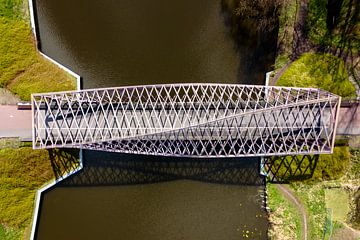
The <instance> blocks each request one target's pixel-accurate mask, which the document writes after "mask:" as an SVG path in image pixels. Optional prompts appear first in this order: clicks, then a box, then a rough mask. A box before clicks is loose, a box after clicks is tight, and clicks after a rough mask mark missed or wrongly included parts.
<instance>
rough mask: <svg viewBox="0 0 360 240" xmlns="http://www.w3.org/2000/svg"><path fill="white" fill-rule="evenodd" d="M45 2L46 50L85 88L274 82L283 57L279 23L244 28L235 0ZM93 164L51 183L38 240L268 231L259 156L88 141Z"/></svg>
mask: <svg viewBox="0 0 360 240" xmlns="http://www.w3.org/2000/svg"><path fill="white" fill-rule="evenodd" d="M34 6H35V10H36V11H35V13H36V19H37V33H38V43H39V48H40V49H41V51H43V52H44V53H45V54H46V55H48V56H50V57H51V58H53V59H55V60H56V61H58V62H60V63H61V64H63V65H64V66H66V67H68V68H69V69H71V70H72V71H74V72H76V73H77V74H79V75H80V76H81V77H82V85H83V88H98V87H113V86H123V85H139V84H155V83H185V82H217V83H251V84H264V73H265V72H266V71H269V70H270V69H271V66H272V64H273V62H274V53H275V49H276V34H277V33H276V30H274V31H273V32H269V33H267V34H264V33H261V32H260V33H259V31H258V30H256V29H254V28H252V27H251V26H252V25H251V24H250V25H249V24H248V25H247V27H244V26H242V27H239V26H237V25H236V26H234V25H233V24H232V23H231V19H232V16H231V14H232V12H233V11H232V10H231V9H228V7H227V6H228V5H227V4H226V3H225V2H224V0H223V1H221V0H211V1H210V0H196V1H194V0H172V1H165V0H153V1H147V0H135V1H134V0H117V1H114V0H103V1H94V0H92V1H89V0H87V1H85V0H76V1H70V0H63V1H57V0H34ZM252 24H254V23H252ZM246 29H248V30H249V29H250V30H251V29H252V31H253V32H251V31H249V32H248V31H246V32H245V30H246ZM241 31H243V34H242V32H241ZM234 33H235V34H234ZM65 161H66V160H65ZM83 164H84V169H83V170H81V171H80V172H78V173H76V174H74V175H73V176H71V177H69V178H67V179H65V180H63V181H61V182H59V183H58V184H56V185H55V186H54V187H52V188H51V189H49V190H47V191H46V192H44V193H43V195H42V199H41V205H40V210H39V218H38V223H37V231H36V239H55V240H56V239H147V240H148V239H230V240H231V239H266V234H267V227H268V221H267V216H266V212H265V210H264V196H263V195H264V192H263V191H264V187H265V186H264V179H263V177H262V176H260V175H259V159H258V158H237V159H202V160H197V159H189V158H166V157H146V156H141V155H127V154H113V153H112V154H111V153H105V152H95V151H84V154H83ZM53 166H54V171H55V172H56V171H58V170H57V169H59V168H58V167H56V164H55V163H53ZM57 174H59V173H57Z"/></svg>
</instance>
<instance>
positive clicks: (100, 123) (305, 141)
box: [32, 84, 340, 158]
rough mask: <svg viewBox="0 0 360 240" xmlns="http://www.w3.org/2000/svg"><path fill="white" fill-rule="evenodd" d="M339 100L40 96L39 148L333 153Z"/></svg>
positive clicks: (264, 91)
mask: <svg viewBox="0 0 360 240" xmlns="http://www.w3.org/2000/svg"><path fill="white" fill-rule="evenodd" d="M339 104H340V97H338V96H336V95H333V94H331V93H328V92H325V91H322V90H319V89H312V88H287V87H265V86H248V85H227V84H177V85H150V86H137V87H120V88H106V89H93V90H84V91H72V92H58V93H48V94H36V95H33V96H32V106H33V146H34V148H54V147H70V148H84V149H97V150H105V151H114V152H124V153H137V154H149V155H164V156H190V157H207V158H208V157H223V156H225V157H241V156H272V155H294V154H319V153H331V152H332V148H333V143H334V138H335V129H336V119H337V114H338V107H339Z"/></svg>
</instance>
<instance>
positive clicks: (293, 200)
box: [276, 184, 308, 240]
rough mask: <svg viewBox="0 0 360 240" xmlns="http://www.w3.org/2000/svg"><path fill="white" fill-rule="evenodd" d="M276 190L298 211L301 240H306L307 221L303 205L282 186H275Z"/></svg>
mask: <svg viewBox="0 0 360 240" xmlns="http://www.w3.org/2000/svg"><path fill="white" fill-rule="evenodd" d="M276 187H277V189H278V190H279V191H280V192H281V193H282V194H283V196H284V197H285V198H286V199H288V200H289V201H290V202H291V203H292V204H293V205H294V206H295V208H296V209H297V210H298V212H299V213H300V215H301V226H302V230H301V235H302V236H301V239H303V240H307V239H308V238H307V233H308V219H307V214H306V210H305V207H304V205H303V204H302V202H301V201H300V200H299V199H298V198H297V197H296V196H295V195H294V193H293V192H292V191H291V190H290V189H289V188H288V187H287V186H286V185H282V184H276Z"/></svg>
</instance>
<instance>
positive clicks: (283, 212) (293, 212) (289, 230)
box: [267, 183, 301, 240]
mask: <svg viewBox="0 0 360 240" xmlns="http://www.w3.org/2000/svg"><path fill="white" fill-rule="evenodd" d="M267 190H268V197H269V201H268V207H269V208H270V222H271V225H270V229H269V238H270V239H272V240H286V239H289V240H290V239H294V240H295V239H296V240H297V239H300V237H301V232H300V231H301V223H300V221H301V220H300V215H299V212H298V211H297V209H296V208H295V207H294V206H293V205H292V203H290V202H289V201H288V200H287V199H286V198H285V197H284V196H283V195H282V194H281V193H280V191H279V190H278V189H277V188H276V186H275V185H274V184H271V183H269V184H267Z"/></svg>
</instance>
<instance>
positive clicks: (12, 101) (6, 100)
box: [0, 88, 20, 105]
mask: <svg viewBox="0 0 360 240" xmlns="http://www.w3.org/2000/svg"><path fill="white" fill-rule="evenodd" d="M18 102H20V98H19V97H18V96H16V95H14V94H13V93H12V92H10V91H9V90H7V89H5V88H0V105H16V104H17V103H18Z"/></svg>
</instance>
